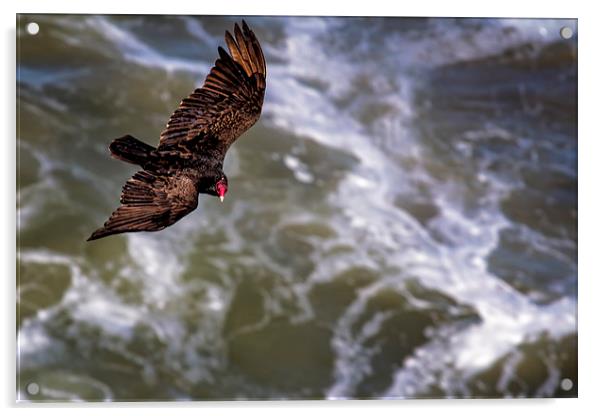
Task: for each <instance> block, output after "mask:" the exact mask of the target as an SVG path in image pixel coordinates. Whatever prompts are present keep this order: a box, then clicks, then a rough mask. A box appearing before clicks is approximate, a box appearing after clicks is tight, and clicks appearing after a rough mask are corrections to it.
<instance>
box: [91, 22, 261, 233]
mask: <svg viewBox="0 0 602 416" xmlns="http://www.w3.org/2000/svg"><path fill="white" fill-rule="evenodd" d="M226 45H227V46H228V50H229V51H230V54H228V53H227V52H226V51H225V50H224V49H223V48H222V47H219V48H218V53H219V58H218V59H217V60H216V61H215V66H214V67H213V68H211V71H210V72H209V75H207V78H206V79H205V83H204V84H203V86H202V87H201V88H197V89H196V90H194V92H193V93H192V94H190V95H189V96H188V97H187V98H184V99H183V100H182V102H181V103H180V106H179V107H178V109H176V111H174V113H173V114H172V115H171V117H170V118H169V121H168V122H167V126H166V127H165V130H163V132H162V133H161V138H160V140H159V145H158V146H157V148H154V147H152V146H150V145H148V144H146V143H143V142H141V141H140V140H138V139H136V138H134V137H132V136H129V135H127V136H124V137H121V138H118V139H115V140H113V142H112V143H111V144H110V145H109V150H110V151H111V156H113V157H115V158H117V159H120V160H123V161H125V162H128V163H133V164H136V165H139V166H140V167H142V170H140V171H139V172H137V173H136V174H134V176H133V177H132V178H130V179H129V180H128V181H127V182H126V184H125V185H124V187H123V190H122V192H121V201H120V202H121V205H120V206H119V207H118V208H117V209H116V210H115V211H114V212H113V214H111V216H110V217H109V219H108V220H107V222H105V224H104V226H102V227H101V228H99V229H98V230H96V231H94V233H92V235H91V236H90V238H88V241H90V240H96V239H98V238H102V237H106V236H109V235H112V234H119V233H125V232H133V231H159V230H162V229H164V228H165V227H168V226H170V225H172V224H173V223H175V222H176V221H178V220H179V219H180V218H182V217H184V216H185V215H187V214H189V213H190V212H192V211H193V210H194V209H195V208H196V207H197V203H198V195H199V193H206V194H209V195H213V196H217V197H219V198H220V199H221V200H222V201H223V199H224V195H225V194H226V192H227V191H228V178H227V177H226V175H225V174H224V172H223V170H222V169H223V162H224V157H225V156H226V152H227V151H228V148H229V147H230V145H231V144H232V143H234V141H235V140H236V139H237V138H238V137H239V136H240V135H241V134H242V133H244V132H245V131H246V130H247V129H249V128H250V127H251V126H252V125H253V124H255V122H257V120H258V119H259V116H260V114H261V107H262V104H263V96H264V92H265V86H266V63H265V58H264V56H263V52H262V51H261V46H260V45H259V41H258V40H257V38H256V37H255V34H254V33H253V31H252V30H251V29H249V27H248V26H247V24H246V23H245V21H244V20H243V21H242V29H241V28H240V27H239V25H238V24H235V25H234V36H232V34H230V32H228V31H226Z"/></svg>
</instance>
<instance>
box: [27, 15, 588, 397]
mask: <svg viewBox="0 0 602 416" xmlns="http://www.w3.org/2000/svg"><path fill="white" fill-rule="evenodd" d="M235 20H240V19H239V18H233V17H183V16H168V17H161V16H66V15H39V16H34V15H22V16H21V17H20V18H19V21H18V25H17V26H18V29H17V42H18V79H17V85H18V100H17V103H18V141H17V150H18V169H19V171H18V183H17V204H18V206H17V212H18V244H19V258H18V262H19V264H18V266H19V267H18V269H19V276H18V278H19V279H18V291H19V293H18V349H19V355H18V389H19V392H18V395H19V398H20V399H22V400H171V399H196V400H206V399H244V398H252V399H268V398H345V397H362V398H372V397H387V398H398V397H399V398H414V397H506V396H511V397H523V396H528V397H548V396H575V395H576V392H577V349H576V342H577V332H576V306H577V298H576V296H577V294H576V293H577V292H576V287H577V240H576V238H577V235H576V230H577V228H576V225H577V169H576V165H577V107H576V106H577V104H576V86H577V72H576V67H577V41H576V39H571V40H563V39H561V38H560V36H559V34H558V33H559V31H560V28H561V27H563V26H565V25H568V26H570V27H572V28H573V30H574V31H575V32H576V30H577V28H576V22H575V21H561V20H529V19H521V20H509V19H505V20H482V19H460V20H456V19H398V18H344V19H339V18H281V17H278V18H276V17H273V18H272V17H265V18H264V17H250V18H248V19H247V20H248V22H249V24H250V25H251V26H252V27H253V29H254V30H255V32H256V34H257V36H258V38H259V39H260V40H261V42H262V45H263V48H264V52H265V54H266V58H267V61H268V88H267V95H266V100H265V106H264V113H263V115H262V118H261V120H260V122H259V123H258V124H257V125H256V126H255V127H253V128H252V129H251V130H250V131H249V132H248V133H247V134H246V135H245V136H244V137H243V138H241V139H240V140H239V141H238V142H237V143H236V144H235V145H234V146H233V148H232V149H231V150H230V152H229V153H228V157H227V159H226V167H225V170H226V172H227V174H228V177H229V181H230V190H229V193H228V196H227V198H226V201H225V203H224V204H220V203H219V201H218V200H217V199H216V198H210V197H206V196H205V197H201V198H200V199H199V208H198V209H197V210H196V211H195V212H193V213H192V214H191V215H189V216H187V217H185V218H184V219H183V220H181V221H180V222H179V223H177V224H176V225H174V226H173V227H170V228H169V229H167V230H165V231H162V232H160V233H143V234H131V235H121V236H115V237H110V238H106V239H103V240H99V241H96V242H93V243H86V242H85V239H86V238H87V237H88V236H89V234H90V233H91V232H92V231H93V230H94V229H96V228H97V227H98V226H99V225H101V224H102V223H103V222H104V221H105V219H106V218H107V216H108V215H109V214H110V213H111V211H112V210H113V209H114V208H115V207H116V206H117V202H118V196H119V193H120V189H121V186H122V185H123V183H124V182H125V180H126V179H127V178H128V177H129V176H130V175H131V174H133V173H134V172H135V170H136V169H135V167H133V166H131V165H127V164H125V163H122V162H119V161H115V160H113V159H111V158H110V157H109V156H108V151H107V145H108V143H109V142H110V140H111V139H113V138H115V137H119V136H122V135H123V134H126V133H129V134H132V135H134V136H136V137H139V138H142V139H144V140H146V141H147V142H148V143H151V144H156V143H157V142H158V135H159V133H160V131H161V130H162V128H163V126H164V124H165V122H166V120H167V118H168V117H169V115H170V114H171V111H172V110H173V109H175V108H176V106H177V104H178V102H179V100H180V99H181V98H182V97H184V96H186V95H187V94H188V93H189V92H190V91H191V90H192V89H193V88H194V87H195V85H199V84H200V83H201V82H202V80H203V79H204V77H205V75H206V73H207V71H208V69H209V66H210V65H211V64H212V63H213V60H214V59H215V57H216V48H217V45H219V44H221V45H223V43H224V42H223V32H224V30H225V29H227V28H228V29H229V28H231V27H232V25H233V22H234V21H235ZM31 21H35V22H37V23H38V24H39V25H40V32H39V34H37V35H36V36H31V35H29V34H28V33H27V32H26V31H25V26H26V24H27V23H28V22H31ZM564 379H570V380H572V387H570V388H569V389H568V390H566V389H563V388H561V384H562V385H564V386H565V388H566V386H567V381H566V380H565V381H564V383H563V380H564ZM30 383H37V384H38V385H39V386H40V391H39V393H37V394H35V395H32V394H29V393H28V392H27V386H28V385H29V384H30Z"/></svg>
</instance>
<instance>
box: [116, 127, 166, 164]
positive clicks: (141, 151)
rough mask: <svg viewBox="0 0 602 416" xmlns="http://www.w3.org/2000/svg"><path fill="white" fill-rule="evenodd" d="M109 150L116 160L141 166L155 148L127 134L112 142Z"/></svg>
mask: <svg viewBox="0 0 602 416" xmlns="http://www.w3.org/2000/svg"><path fill="white" fill-rule="evenodd" d="M109 150H110V151H111V156H113V157H114V158H116V159H119V160H123V161H124V162H128V163H133V164H135V165H140V166H142V165H143V164H144V163H145V162H147V161H148V159H149V157H150V154H151V152H152V151H153V150H155V148H154V147H152V146H151V145H148V144H146V143H143V142H141V141H140V140H138V139H137V138H135V137H133V136H130V135H129V134H128V135H127V136H123V137H120V138H118V139H115V140H113V141H112V142H111V144H110V145H109Z"/></svg>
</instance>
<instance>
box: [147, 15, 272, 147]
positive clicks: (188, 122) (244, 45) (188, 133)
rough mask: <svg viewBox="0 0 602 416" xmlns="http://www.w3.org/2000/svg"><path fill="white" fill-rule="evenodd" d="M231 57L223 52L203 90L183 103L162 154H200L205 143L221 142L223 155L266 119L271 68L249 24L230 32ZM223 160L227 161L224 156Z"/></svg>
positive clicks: (165, 133)
mask: <svg viewBox="0 0 602 416" xmlns="http://www.w3.org/2000/svg"><path fill="white" fill-rule="evenodd" d="M226 44H227V45H228V49H229V50H230V54H228V53H227V52H226V51H225V50H224V49H223V48H222V47H219V48H218V52H219V58H218V59H217V60H216V61H215V66H214V67H213V68H212V69H211V72H210V73H209V75H207V78H206V79H205V83H204V85H203V86H202V87H201V88H197V89H196V90H195V91H194V92H193V93H192V94H190V95H189V96H188V98H185V99H183V100H182V102H181V103H180V106H179V108H178V109H177V110H176V111H175V112H174V113H173V114H172V116H171V117H170V119H169V122H168V123H167V127H166V128H165V130H164V131H163V132H162V133H161V140H160V142H159V149H161V148H169V147H172V146H174V145H178V146H181V147H184V148H187V149H195V148H196V147H194V145H195V141H197V140H202V139H203V138H204V137H213V138H217V139H218V140H219V147H220V148H221V150H222V153H223V155H225V152H226V151H227V150H228V147H230V145H231V144H232V143H233V142H234V141H235V140H236V139H237V138H238V136H240V135H241V134H242V133H243V132H244V131H246V130H247V129H248V128H250V127H251V126H252V125H253V124H255V122H256V121H257V119H259V115H260V114H261V106H262V105H263V96H264V91H265V78H266V64H265V58H264V56H263V52H262V50H261V46H260V45H259V41H258V40H257V38H256V37H255V34H254V33H253V32H252V31H251V30H250V29H249V27H248V26H247V24H246V23H245V21H244V20H243V22H242V30H241V29H240V27H239V26H238V24H235V25H234V36H232V35H231V34H230V32H228V31H226ZM223 155H222V156H223Z"/></svg>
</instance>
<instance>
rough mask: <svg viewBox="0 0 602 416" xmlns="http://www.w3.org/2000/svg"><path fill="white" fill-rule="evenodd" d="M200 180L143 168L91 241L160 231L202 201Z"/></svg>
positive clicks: (128, 184) (123, 192)
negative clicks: (134, 233)
mask: <svg viewBox="0 0 602 416" xmlns="http://www.w3.org/2000/svg"><path fill="white" fill-rule="evenodd" d="M198 194H199V192H198V189H197V186H196V182H195V181H194V180H193V179H192V178H190V177H189V176H187V175H185V174H184V173H179V174H177V175H173V176H158V175H156V174H153V173H151V172H149V171H146V170H142V171H139V172H138V173H136V174H135V175H134V176H133V177H132V178H130V179H129V180H128V181H127V182H126V183H125V185H124V186H123V190H122V192H121V206H120V207H119V208H117V209H116V210H115V211H114V212H113V214H111V217H110V218H109V219H108V220H107V222H105V224H104V226H103V227H101V228H99V229H98V230H96V231H95V232H94V233H93V234H92V235H91V236H90V238H88V241H90V240H96V239H98V238H102V237H106V236H109V235H112V234H119V233H125V232H133V231H159V230H162V229H164V228H165V227H167V226H169V225H171V224H173V223H175V222H176V221H178V220H179V219H180V218H182V217H183V216H185V215H186V214H188V213H190V212H191V211H193V210H194V209H195V208H196V207H197V204H198Z"/></svg>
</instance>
